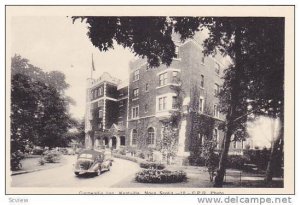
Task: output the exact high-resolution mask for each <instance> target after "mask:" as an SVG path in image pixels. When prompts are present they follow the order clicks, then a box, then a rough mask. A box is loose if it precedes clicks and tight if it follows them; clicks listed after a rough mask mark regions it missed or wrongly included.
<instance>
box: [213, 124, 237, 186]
mask: <svg viewBox="0 0 300 205" xmlns="http://www.w3.org/2000/svg"><path fill="white" fill-rule="evenodd" d="M232 129H233V128H232V126H229V127H228V130H227V132H226V135H225V139H224V148H223V150H222V153H221V158H220V162H219V169H218V171H217V175H216V178H215V183H214V187H222V186H223V181H224V176H225V171H226V163H227V156H228V151H229V146H230V140H231V135H232V132H233V130H232Z"/></svg>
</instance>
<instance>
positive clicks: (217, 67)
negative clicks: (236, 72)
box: [215, 63, 220, 75]
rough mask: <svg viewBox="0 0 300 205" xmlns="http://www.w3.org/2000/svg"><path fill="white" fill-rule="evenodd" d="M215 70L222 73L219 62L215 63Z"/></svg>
mask: <svg viewBox="0 0 300 205" xmlns="http://www.w3.org/2000/svg"><path fill="white" fill-rule="evenodd" d="M215 72H216V73H217V74H218V75H220V65H219V64H218V63H216V65H215Z"/></svg>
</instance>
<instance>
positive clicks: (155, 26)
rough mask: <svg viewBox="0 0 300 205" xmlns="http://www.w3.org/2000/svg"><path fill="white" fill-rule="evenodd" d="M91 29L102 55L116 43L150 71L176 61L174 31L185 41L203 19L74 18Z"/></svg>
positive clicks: (89, 32) (90, 33)
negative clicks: (139, 58)
mask: <svg viewBox="0 0 300 205" xmlns="http://www.w3.org/2000/svg"><path fill="white" fill-rule="evenodd" d="M72 19H73V22H74V21H75V20H77V19H81V21H82V22H83V21H85V22H86V24H87V25H88V29H89V31H88V33H87V35H88V37H89V38H90V40H91V42H92V44H93V45H94V46H95V47H97V48H98V49H99V50H100V51H108V50H109V49H113V48H114V42H116V43H117V44H119V45H121V46H123V47H124V48H129V49H130V50H131V51H132V52H133V53H135V54H136V55H139V56H140V57H142V58H145V57H147V61H148V63H149V65H150V67H158V66H159V65H160V63H162V64H165V65H168V66H169V65H170V64H171V63H172V59H173V58H174V57H175V44H174V42H173V40H172V34H173V31H175V32H176V33H179V34H180V38H181V40H182V41H184V40H185V39H187V38H190V37H192V36H193V35H194V34H195V32H196V31H198V30H199V24H200V21H199V20H200V18H194V17H185V18H182V17H90V16H89V17H87V16H74V17H72Z"/></svg>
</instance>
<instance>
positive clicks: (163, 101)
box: [158, 97, 167, 111]
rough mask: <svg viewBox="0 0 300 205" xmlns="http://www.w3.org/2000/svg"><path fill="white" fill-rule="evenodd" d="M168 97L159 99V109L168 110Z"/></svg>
mask: <svg viewBox="0 0 300 205" xmlns="http://www.w3.org/2000/svg"><path fill="white" fill-rule="evenodd" d="M166 103H167V97H161V98H159V99H158V110H159V111H162V110H166Z"/></svg>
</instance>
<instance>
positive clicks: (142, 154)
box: [137, 152, 145, 159]
mask: <svg viewBox="0 0 300 205" xmlns="http://www.w3.org/2000/svg"><path fill="white" fill-rule="evenodd" d="M137 156H138V158H141V159H145V154H144V153H143V152H139V153H138V155H137Z"/></svg>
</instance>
